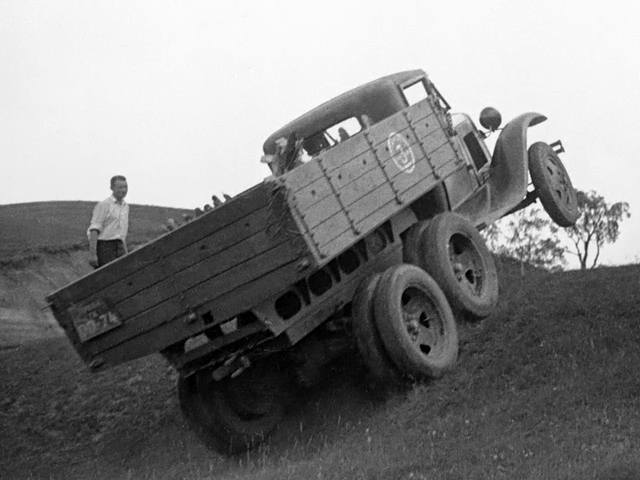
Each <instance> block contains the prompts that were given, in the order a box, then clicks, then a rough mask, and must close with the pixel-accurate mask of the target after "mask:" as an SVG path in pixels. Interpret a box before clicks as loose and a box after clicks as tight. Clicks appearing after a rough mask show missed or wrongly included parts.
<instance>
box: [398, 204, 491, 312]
mask: <svg viewBox="0 0 640 480" xmlns="http://www.w3.org/2000/svg"><path fill="white" fill-rule="evenodd" d="M411 228H412V229H413V232H412V231H411V230H410V231H409V232H408V235H407V237H406V238H407V240H409V239H410V241H408V242H406V243H405V250H406V253H405V258H412V259H415V260H414V261H413V262H412V263H415V264H416V265H418V266H419V267H421V268H423V269H424V270H425V271H426V272H427V273H428V274H429V275H431V276H432V277H433V279H434V280H435V281H436V283H437V284H438V285H439V286H440V288H441V289H442V291H443V292H444V294H445V296H446V297H447V299H448V300H449V304H450V305H451V308H452V309H453V311H454V312H455V313H456V315H459V316H461V317H463V318H465V319H469V320H478V319H481V318H484V317H487V316H488V315H490V314H491V313H492V312H493V311H494V309H495V307H496V305H497V302H498V273H497V270H496V265H495V261H494V259H493V255H492V254H491V252H490V251H489V249H488V248H487V246H486V244H485V242H484V240H483V238H482V236H480V234H479V233H478V231H477V229H476V228H475V227H474V226H473V225H472V224H471V223H470V222H469V221H468V220H467V219H466V218H464V217H462V216H461V215H458V214H455V213H451V212H445V213H441V214H439V215H436V216H435V217H433V218H432V219H430V220H428V221H425V222H419V223H417V224H416V225H414V226H413V227H411ZM410 250H412V252H411V251H410Z"/></svg>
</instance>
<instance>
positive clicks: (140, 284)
mask: <svg viewBox="0 0 640 480" xmlns="http://www.w3.org/2000/svg"><path fill="white" fill-rule="evenodd" d="M268 221H269V217H268V209H267V207H264V208H262V209H260V210H257V211H255V212H253V213H251V214H249V215H247V216H246V217H244V218H241V219H239V220H238V221H237V222H234V223H232V224H229V225H228V226H227V228H225V229H223V230H218V231H216V232H213V233H212V234H211V235H209V236H208V237H205V238H202V239H200V240H199V241H197V242H195V243H192V244H190V245H187V246H185V248H183V249H180V250H177V251H175V252H173V253H172V254H170V255H168V256H167V257H165V258H163V259H161V260H159V261H156V262H154V263H152V264H150V265H146V266H145V267H143V268H141V269H140V270H138V271H137V272H134V273H132V274H131V275H128V276H123V277H122V279H121V280H120V281H119V282H116V283H113V284H111V285H109V286H108V287H106V288H104V289H102V290H97V291H95V292H92V294H91V295H89V297H100V298H103V299H106V300H107V302H108V303H109V304H112V305H113V304H115V303H119V302H122V301H124V300H126V299H128V298H131V297H133V296H134V295H145V294H146V293H148V291H149V289H153V290H155V289H156V288H157V285H158V284H160V283H162V282H163V281H166V280H167V279H171V281H173V278H174V277H175V275H179V274H180V272H182V271H184V270H188V269H190V268H192V267H193V266H194V265H198V264H200V263H201V262H204V261H207V260H208V259H210V258H211V257H215V256H216V255H220V254H221V253H223V252H225V251H227V250H229V249H234V251H235V252H237V250H238V248H242V247H243V246H245V245H247V246H248V247H250V246H251V243H250V242H249V239H251V238H253V237H255V236H256V235H260V238H259V239H258V240H257V241H260V242H262V243H265V244H266V245H270V244H272V243H273V241H274V240H273V239H271V238H269V237H267V236H266V235H265V233H264V231H265V229H266V228H267V226H268V225H267V222H268ZM273 222H274V221H273V220H272V223H271V224H273ZM242 242H244V243H242ZM238 244H240V247H237V245H238ZM189 271H190V270H189ZM122 315H123V316H124V318H128V316H129V315H127V314H125V313H124V312H122Z"/></svg>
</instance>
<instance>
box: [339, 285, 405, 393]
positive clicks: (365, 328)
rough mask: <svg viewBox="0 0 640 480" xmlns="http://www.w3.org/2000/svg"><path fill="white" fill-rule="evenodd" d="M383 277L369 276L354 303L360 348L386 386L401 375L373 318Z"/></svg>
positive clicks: (376, 375) (379, 379) (353, 310)
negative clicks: (376, 297)
mask: <svg viewBox="0 0 640 480" xmlns="http://www.w3.org/2000/svg"><path fill="white" fill-rule="evenodd" d="M381 276H382V275H380V274H375V275H372V276H370V277H367V278H365V279H364V280H363V281H362V282H361V283H360V286H359V287H358V289H357V290H356V293H355V295H354V296H353V302H352V304H351V305H352V306H351V312H352V318H353V322H352V328H353V335H354V337H355V339H356V345H357V346H358V351H359V352H360V355H361V356H362V359H363V360H364V363H365V365H366V366H367V368H368V369H369V372H370V373H371V376H372V377H373V379H374V380H375V381H376V382H378V383H380V384H382V385H388V384H392V385H393V384H395V383H397V382H398V380H399V379H400V377H401V375H400V372H399V371H398V370H397V369H396V368H395V366H394V365H393V363H392V362H391V360H390V359H389V356H388V354H387V352H386V351H385V347H384V345H383V344H382V340H381V339H380V333H379V332H378V327H377V326H376V323H375V321H374V319H373V299H374V297H375V292H376V288H377V286H378V283H379V282H380V278H381Z"/></svg>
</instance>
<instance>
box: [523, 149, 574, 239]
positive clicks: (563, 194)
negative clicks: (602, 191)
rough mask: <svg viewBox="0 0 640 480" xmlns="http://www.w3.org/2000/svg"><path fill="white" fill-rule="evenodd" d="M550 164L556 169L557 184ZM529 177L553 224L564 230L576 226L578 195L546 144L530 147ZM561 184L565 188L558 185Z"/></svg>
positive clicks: (560, 161) (567, 175) (565, 171)
mask: <svg viewBox="0 0 640 480" xmlns="http://www.w3.org/2000/svg"><path fill="white" fill-rule="evenodd" d="M549 163H552V164H553V165H555V166H556V173H557V176H556V177H555V181H554V176H553V174H552V172H551V171H550V170H549V168H548V166H549ZM529 173H530V174H531V181H532V182H533V186H534V187H535V189H536V191H537V193H538V197H539V198H540V202H541V203H542V206H543V207H544V209H545V211H546V212H547V214H548V215H549V217H551V220H553V221H554V222H555V223H556V224H558V225H559V226H561V227H570V226H572V225H574V224H575V223H576V220H578V217H579V216H580V212H579V211H578V198H577V195H576V191H575V189H574V188H573V185H572V183H571V178H570V177H569V173H568V172H567V170H566V168H564V165H563V164H562V160H560V158H559V157H558V154H557V153H556V152H554V151H553V149H552V148H551V147H550V146H549V145H547V144H546V143H544V142H536V143H534V144H533V145H531V146H530V147H529ZM558 177H560V178H558ZM558 181H560V182H562V184H561V185H558V183H557V182H558Z"/></svg>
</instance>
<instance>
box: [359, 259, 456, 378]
mask: <svg viewBox="0 0 640 480" xmlns="http://www.w3.org/2000/svg"><path fill="white" fill-rule="evenodd" d="M363 292H365V293H363ZM354 334H355V336H356V341H357V344H358V348H359V350H360V353H361V355H362V357H363V358H364V361H365V363H366V364H367V366H368V367H369V369H370V371H371V373H372V374H373V376H374V377H376V378H377V379H378V380H379V381H380V382H381V383H385V384H388V383H389V382H397V381H398V380H399V379H400V378H403V377H404V378H411V379H425V378H437V377H440V376H441V375H442V374H443V373H444V372H445V371H447V370H448V369H450V368H452V367H453V365H454V364H455V362H456V359H457V355H458V333H457V329H456V324H455V320H454V317H453V313H452V311H451V308H450V307H449V304H448V303H447V300H446V298H445V296H444V294H443V293H442V291H441V290H440V288H439V287H438V285H437V284H436V283H435V281H434V280H433V279H432V278H431V277H430V276H429V275H428V274H427V273H426V272H424V271H423V270H422V269H420V268H418V267H416V266H413V265H407V264H402V265H396V266H393V267H391V268H389V269H388V270H386V271H385V272H384V274H383V275H382V276H374V277H372V278H370V279H368V280H365V282H363V286H361V288H360V289H359V291H358V293H356V296H355V298H354Z"/></svg>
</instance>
